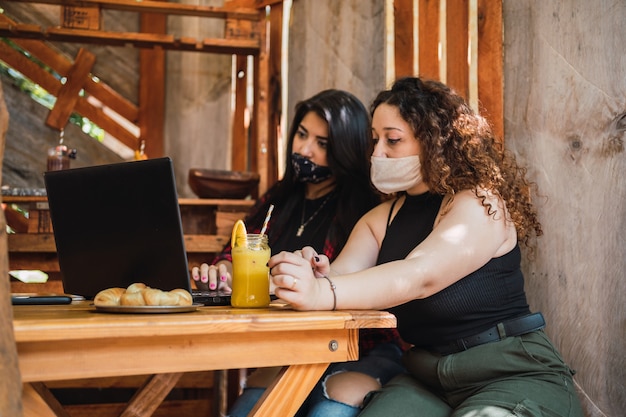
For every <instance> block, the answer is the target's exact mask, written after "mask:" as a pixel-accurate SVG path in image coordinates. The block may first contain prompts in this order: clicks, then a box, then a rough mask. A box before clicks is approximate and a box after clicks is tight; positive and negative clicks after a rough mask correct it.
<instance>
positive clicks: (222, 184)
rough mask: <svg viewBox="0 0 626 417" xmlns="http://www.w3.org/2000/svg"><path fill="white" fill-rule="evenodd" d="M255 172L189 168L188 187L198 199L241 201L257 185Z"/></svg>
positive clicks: (257, 178) (258, 177) (251, 192)
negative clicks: (231, 199)
mask: <svg viewBox="0 0 626 417" xmlns="http://www.w3.org/2000/svg"><path fill="white" fill-rule="evenodd" d="M259 180H260V176H259V174H258V173H257V172H249V171H225V170H219V169H202V168H191V169H190V170H189V179H188V181H189V186H190V187H191V190H192V191H193V192H194V193H195V194H196V195H197V196H198V197H199V198H233V199H243V198H246V197H248V196H249V195H251V194H253V193H254V191H255V190H256V189H257V187H258V185H259Z"/></svg>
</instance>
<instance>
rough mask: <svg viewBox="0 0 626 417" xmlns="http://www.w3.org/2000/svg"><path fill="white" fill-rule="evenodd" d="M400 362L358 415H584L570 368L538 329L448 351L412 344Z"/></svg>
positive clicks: (386, 416) (533, 416)
mask: <svg viewBox="0 0 626 417" xmlns="http://www.w3.org/2000/svg"><path fill="white" fill-rule="evenodd" d="M404 364H405V366H406V368H407V370H408V372H409V373H408V374H404V375H401V376H398V377H396V378H394V379H393V380H391V381H390V382H389V383H388V384H387V385H385V386H384V387H383V388H382V389H381V390H380V391H376V392H373V393H371V394H370V396H369V397H368V399H367V402H366V403H367V405H366V407H365V409H364V410H363V411H362V412H361V414H359V416H360V417H374V416H380V417H388V416H394V417H405V416H406V417H409V416H411V417H413V416H419V417H582V416H583V412H582V408H581V405H580V400H579V399H578V397H577V395H576V392H575V389H574V385H573V381H572V375H573V372H572V371H571V370H570V368H569V367H568V366H567V365H566V364H565V363H564V361H563V359H562V358H561V355H560V354H559V352H557V350H556V349H555V347H554V346H553V345H552V343H551V342H550V340H549V339H548V337H547V336H546V334H545V333H544V332H543V331H541V330H540V331H536V332H532V333H528V334H525V335H522V336H516V337H508V338H506V339H504V340H501V341H499V342H494V343H487V344H484V345H480V346H476V347H474V348H471V349H469V350H466V351H463V352H459V353H454V354H451V355H447V356H441V355H439V354H436V353H431V352H427V351H425V350H421V349H412V350H410V351H409V352H407V353H406V355H405V358H404Z"/></svg>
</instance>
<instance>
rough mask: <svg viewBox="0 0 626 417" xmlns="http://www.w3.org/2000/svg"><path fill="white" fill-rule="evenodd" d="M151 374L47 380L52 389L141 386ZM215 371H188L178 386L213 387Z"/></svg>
mask: <svg viewBox="0 0 626 417" xmlns="http://www.w3.org/2000/svg"><path fill="white" fill-rule="evenodd" d="M149 377H150V375H131V376H113V377H108V378H86V379H69V380H65V381H51V382H47V383H46V386H48V388H50V389H60V388H99V389H106V388H139V387H141V386H142V385H144V384H145V382H146V380H147V379H148V378H149ZM213 377H214V371H198V372H186V373H184V374H183V376H182V377H181V378H180V379H179V380H178V382H177V383H176V388H202V389H208V388H212V387H213V385H214V381H215V380H214V378H213Z"/></svg>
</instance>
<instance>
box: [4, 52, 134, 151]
mask: <svg viewBox="0 0 626 417" xmlns="http://www.w3.org/2000/svg"><path fill="white" fill-rule="evenodd" d="M0 54H1V55H2V60H3V61H5V62H6V63H7V64H9V65H10V66H12V67H13V68H19V71H20V72H21V73H22V74H24V76H25V77H27V78H29V79H31V80H33V81H35V82H37V84H39V85H40V86H41V87H42V88H43V89H44V90H46V91H48V92H49V93H50V94H52V95H55V96H56V95H57V94H58V93H59V91H60V89H61V83H60V82H59V80H57V79H56V78H55V77H54V76H53V75H52V74H50V73H48V72H47V71H44V70H43V69H42V68H41V67H39V65H37V64H36V63H34V62H33V61H31V60H29V59H28V58H26V57H25V56H24V55H23V54H21V53H20V52H18V51H16V50H15V49H13V48H11V47H10V46H9V45H7V44H6V43H4V42H0ZM75 110H76V112H77V113H79V114H80V115H81V116H84V117H87V118H89V119H90V120H91V121H92V122H94V123H95V124H96V125H98V126H99V127H101V128H102V129H105V130H106V131H107V132H109V133H110V134H111V135H113V136H115V137H116V138H117V139H118V140H120V141H121V142H122V143H124V144H126V145H127V146H129V147H131V148H135V147H136V146H137V144H138V143H139V141H138V140H137V138H136V137H135V136H134V135H133V134H132V133H131V132H130V131H128V130H127V129H125V128H124V127H123V126H121V125H119V124H118V123H117V122H115V121H114V120H113V119H112V118H111V117H110V116H108V115H107V114H106V113H105V112H104V111H103V110H102V109H100V108H96V107H94V106H93V105H92V104H91V103H89V102H88V101H87V100H86V99H85V98H84V97H79V98H78V100H77V102H76V107H75Z"/></svg>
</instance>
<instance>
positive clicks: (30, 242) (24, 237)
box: [7, 233, 57, 253]
mask: <svg viewBox="0 0 626 417" xmlns="http://www.w3.org/2000/svg"><path fill="white" fill-rule="evenodd" d="M7 238H8V242H9V252H49V253H56V250H57V249H56V245H55V243H54V235H53V234H52V233H40V234H35V233H14V234H10V235H8V236H7Z"/></svg>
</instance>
